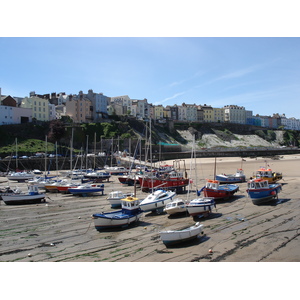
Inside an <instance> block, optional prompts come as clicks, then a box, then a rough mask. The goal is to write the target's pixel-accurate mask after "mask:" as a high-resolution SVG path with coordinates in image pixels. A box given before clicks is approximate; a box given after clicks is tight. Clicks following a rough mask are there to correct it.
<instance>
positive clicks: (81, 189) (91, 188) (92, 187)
mask: <svg viewBox="0 0 300 300" xmlns="http://www.w3.org/2000/svg"><path fill="white" fill-rule="evenodd" d="M103 191H104V184H101V185H96V184H89V183H87V184H83V185H78V186H76V187H70V188H68V192H69V193H71V194H73V195H80V196H88V195H91V194H93V193H96V192H102V195H103Z"/></svg>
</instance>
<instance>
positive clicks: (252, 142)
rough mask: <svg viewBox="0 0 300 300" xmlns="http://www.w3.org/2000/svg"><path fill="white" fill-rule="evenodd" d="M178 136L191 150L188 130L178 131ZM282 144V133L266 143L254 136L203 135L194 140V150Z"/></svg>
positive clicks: (277, 133)
mask: <svg viewBox="0 0 300 300" xmlns="http://www.w3.org/2000/svg"><path fill="white" fill-rule="evenodd" d="M179 133H180V135H181V136H182V137H183V138H184V139H185V140H186V141H187V144H185V145H183V146H184V147H185V148H191V147H192V145H193V135H192V133H191V132H190V131H189V130H182V131H179ZM282 142H283V132H282V131H276V139H275V140H274V141H267V140H265V139H263V138H261V137H259V136H258V135H255V134H247V135H242V134H233V133H231V134H230V135H228V136H225V137H223V136H222V135H220V134H216V133H209V134H203V135H202V136H201V138H199V139H196V142H195V144H196V149H200V148H213V147H228V148H229V147H233V148H234V147H280V144H281V143H282Z"/></svg>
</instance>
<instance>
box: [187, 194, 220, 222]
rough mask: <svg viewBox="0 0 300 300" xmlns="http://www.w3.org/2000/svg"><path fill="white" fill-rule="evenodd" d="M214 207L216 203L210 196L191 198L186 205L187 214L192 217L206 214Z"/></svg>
mask: <svg viewBox="0 0 300 300" xmlns="http://www.w3.org/2000/svg"><path fill="white" fill-rule="evenodd" d="M214 207H216V204H215V201H214V198H212V197H199V198H196V199H193V200H191V201H190V203H189V204H187V206H186V208H187V211H188V213H189V215H190V216H192V217H198V216H208V215H209V214H210V213H211V211H212V209H213V208H214Z"/></svg>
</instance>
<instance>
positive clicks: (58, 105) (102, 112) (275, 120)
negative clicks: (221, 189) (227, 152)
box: [0, 89, 300, 130]
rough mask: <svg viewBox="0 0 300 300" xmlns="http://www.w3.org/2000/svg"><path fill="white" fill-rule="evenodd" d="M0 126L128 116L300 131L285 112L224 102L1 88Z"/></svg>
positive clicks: (91, 92)
mask: <svg viewBox="0 0 300 300" xmlns="http://www.w3.org/2000/svg"><path fill="white" fill-rule="evenodd" d="M0 100H1V105H0V125H4V124H20V123H26V122H32V121H33V120H39V121H51V120H55V119H61V118H62V117H65V116H68V117H70V118H71V119H72V120H73V122H74V123H90V122H101V121H103V119H106V118H108V117H109V116H112V115H118V116H124V115H127V116H130V117H134V118H137V119H139V120H145V119H149V118H151V119H152V120H154V121H155V122H157V123H166V122H167V121H168V120H173V121H174V122H189V123H193V122H196V123H203V122H204V123H209V122H219V123H236V124H248V125H256V126H262V127H266V128H273V129H276V128H279V127H281V126H282V128H285V129H293V130H300V120H299V119H295V118H287V117H286V116H285V115H284V114H282V115H280V114H278V113H277V114H273V116H260V115H255V116H254V115H253V112H252V111H249V110H246V109H245V107H243V106H238V105H225V106H224V107H222V108H216V107H212V106H210V105H206V104H203V105H201V104H186V103H182V104H181V105H177V104H174V105H172V106H170V105H168V106H163V105H162V104H160V105H153V104H151V103H148V101H147V99H142V100H139V99H131V98H130V97H129V96H128V95H124V96H117V97H108V96H105V95H103V93H94V92H93V90H91V89H90V90H88V93H83V92H82V91H80V92H79V93H78V94H70V95H67V94H66V93H59V94H56V93H51V94H44V95H39V94H36V93H35V92H30V94H29V97H24V98H21V97H12V96H10V95H8V96H4V95H1V89H0Z"/></svg>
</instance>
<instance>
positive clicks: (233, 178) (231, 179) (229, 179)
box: [216, 175, 246, 184]
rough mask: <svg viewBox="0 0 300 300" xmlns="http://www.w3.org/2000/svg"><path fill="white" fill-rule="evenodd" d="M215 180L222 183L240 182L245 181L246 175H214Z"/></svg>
mask: <svg viewBox="0 0 300 300" xmlns="http://www.w3.org/2000/svg"><path fill="white" fill-rule="evenodd" d="M216 180H218V181H219V182H220V183H222V184H224V183H225V184H226V183H241V182H245V181H246V176H224V175H216Z"/></svg>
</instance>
